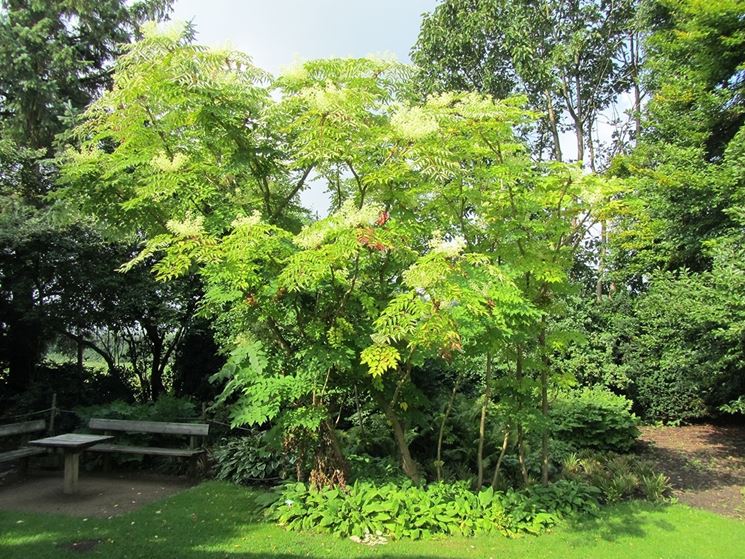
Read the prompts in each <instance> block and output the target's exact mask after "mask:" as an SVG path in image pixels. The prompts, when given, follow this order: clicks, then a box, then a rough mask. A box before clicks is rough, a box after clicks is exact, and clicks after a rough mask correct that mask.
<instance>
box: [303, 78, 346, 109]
mask: <svg viewBox="0 0 745 559" xmlns="http://www.w3.org/2000/svg"><path fill="white" fill-rule="evenodd" d="M346 96H347V94H346V92H345V91H344V90H342V89H339V88H338V87H336V86H335V85H334V84H332V83H329V84H327V85H326V87H312V88H309V89H306V90H305V91H304V92H303V97H305V99H306V100H307V101H309V102H310V103H311V105H313V106H315V108H316V110H318V112H321V113H329V112H331V111H332V110H334V109H335V108H337V107H338V106H339V105H341V104H343V103H344V101H345V100H346Z"/></svg>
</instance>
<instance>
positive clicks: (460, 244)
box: [429, 236, 466, 258]
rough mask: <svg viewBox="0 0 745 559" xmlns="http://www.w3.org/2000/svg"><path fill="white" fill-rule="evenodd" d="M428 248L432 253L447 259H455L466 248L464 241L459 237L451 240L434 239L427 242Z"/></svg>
mask: <svg viewBox="0 0 745 559" xmlns="http://www.w3.org/2000/svg"><path fill="white" fill-rule="evenodd" d="M429 248H430V249H431V250H432V252H435V253H440V254H443V255H445V256H447V257H448V258H455V257H456V256H458V255H459V254H461V253H462V252H463V250H464V249H465V248H466V240H465V239H464V238H463V237H461V236H458V237H453V238H451V239H443V238H442V237H434V238H433V239H432V240H430V241H429Z"/></svg>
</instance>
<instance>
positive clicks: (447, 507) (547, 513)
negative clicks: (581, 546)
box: [268, 481, 597, 539]
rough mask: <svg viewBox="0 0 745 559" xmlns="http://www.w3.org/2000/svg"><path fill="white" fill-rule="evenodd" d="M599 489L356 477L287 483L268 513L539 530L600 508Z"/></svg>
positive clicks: (459, 528)
mask: <svg viewBox="0 0 745 559" xmlns="http://www.w3.org/2000/svg"><path fill="white" fill-rule="evenodd" d="M595 494H596V490H595V489H594V488H592V487H590V486H587V485H585V484H583V483H577V482H570V481H560V482H558V483H555V484H552V485H550V486H548V487H537V486H536V487H532V488H529V489H527V490H525V491H523V492H514V491H508V492H507V493H501V492H496V491H494V490H492V489H491V488H489V489H486V490H484V491H481V492H478V493H475V492H473V491H471V490H469V489H468V488H467V486H466V485H465V484H462V483H461V484H435V485H429V486H424V487H420V486H416V485H411V484H410V483H405V484H403V485H394V484H383V485H376V484H372V483H367V482H357V483H355V484H354V485H352V486H350V487H349V488H347V489H346V490H345V489H341V488H333V489H331V488H326V489H322V490H320V491H316V490H313V489H309V488H308V487H307V486H306V485H304V484H301V483H297V484H291V485H287V486H285V488H284V490H283V491H282V492H281V494H280V496H279V498H278V499H277V501H276V502H275V503H274V504H273V505H272V506H271V507H270V508H269V510H268V515H269V516H270V517H271V518H273V519H275V520H276V521H278V522H279V523H280V524H281V525H284V526H287V528H289V529H291V530H314V531H320V532H330V533H333V534H335V535H337V536H339V537H348V536H357V537H364V536H366V535H368V534H370V535H378V536H384V537H392V538H394V539H402V538H407V539H408V538H410V539H420V538H426V537H429V536H433V535H438V534H448V535H464V536H470V535H475V534H491V533H502V534H505V535H515V534H519V533H524V532H527V533H533V534H536V533H540V532H542V531H543V530H545V529H546V528H548V527H551V526H553V525H554V524H556V523H557V522H558V521H559V520H561V519H562V518H566V517H569V516H573V515H575V514H580V513H590V512H594V511H595V510H596V509H597V502H596V500H595Z"/></svg>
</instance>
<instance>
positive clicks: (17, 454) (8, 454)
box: [0, 419, 47, 474]
mask: <svg viewBox="0 0 745 559" xmlns="http://www.w3.org/2000/svg"><path fill="white" fill-rule="evenodd" d="M46 428H47V425H46V422H45V421H44V420H43V419H36V420H34V421H22V422H20V423H9V424H7V425H0V437H10V436H15V435H26V437H22V438H23V439H24V440H23V443H22V444H21V445H20V446H19V447H18V448H16V449H13V450H8V451H5V452H0V462H15V461H16V460H17V461H18V465H19V467H18V471H19V473H21V474H25V473H26V471H27V470H28V459H29V458H30V457H31V456H37V455H39V454H46V452H47V451H46V450H45V449H43V448H35V447H31V446H26V442H27V440H26V439H28V435H29V434H30V433H37V432H39V431H45V430H46Z"/></svg>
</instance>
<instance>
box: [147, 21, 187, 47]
mask: <svg viewBox="0 0 745 559" xmlns="http://www.w3.org/2000/svg"><path fill="white" fill-rule="evenodd" d="M140 31H141V32H142V36H143V37H144V38H145V39H152V38H156V37H163V38H165V39H169V40H171V41H173V42H176V41H179V40H180V39H181V37H183V36H184V33H185V32H186V22H185V21H172V22H169V23H168V24H167V25H158V23H157V22H155V21H146V22H145V23H143V24H142V26H141V27H140Z"/></svg>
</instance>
